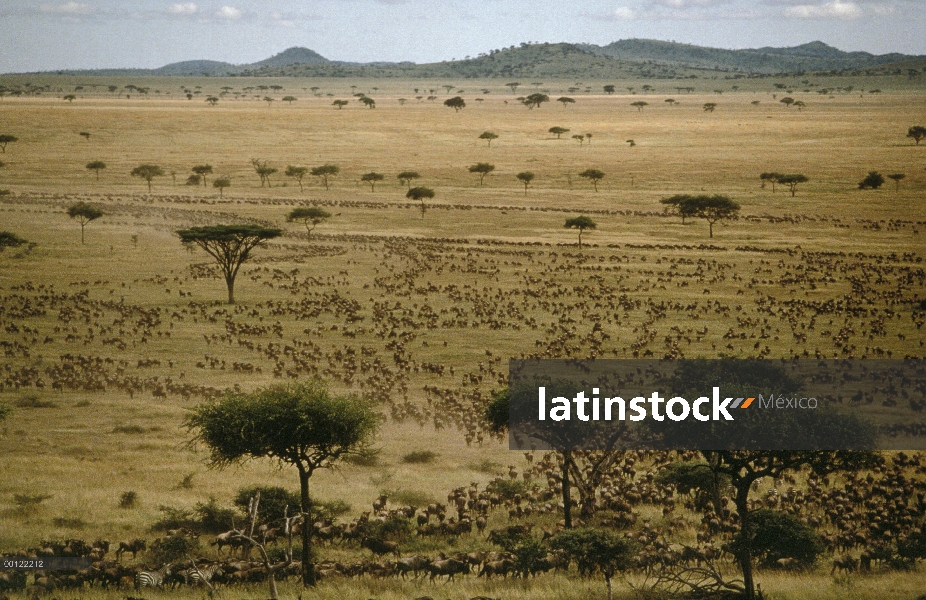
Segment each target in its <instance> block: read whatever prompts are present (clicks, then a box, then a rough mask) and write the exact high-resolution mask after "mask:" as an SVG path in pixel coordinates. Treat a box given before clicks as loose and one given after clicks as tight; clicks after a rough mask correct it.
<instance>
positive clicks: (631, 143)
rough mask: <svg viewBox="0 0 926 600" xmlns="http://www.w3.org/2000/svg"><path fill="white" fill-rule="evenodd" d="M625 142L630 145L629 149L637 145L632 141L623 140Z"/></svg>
mask: <svg viewBox="0 0 926 600" xmlns="http://www.w3.org/2000/svg"><path fill="white" fill-rule="evenodd" d="M625 141H626V142H627V143H628V144H629V145H630V147H631V148H633V147H634V146H636V145H637V143H636V142H635V141H633V140H625Z"/></svg>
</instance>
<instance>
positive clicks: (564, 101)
mask: <svg viewBox="0 0 926 600" xmlns="http://www.w3.org/2000/svg"><path fill="white" fill-rule="evenodd" d="M556 101H557V102H559V103H560V104H562V105H563V108H566V107H567V106H569V105H570V104H575V103H576V101H575V100H574V99H572V98H570V97H568V96H560V97H559V98H557V99H556Z"/></svg>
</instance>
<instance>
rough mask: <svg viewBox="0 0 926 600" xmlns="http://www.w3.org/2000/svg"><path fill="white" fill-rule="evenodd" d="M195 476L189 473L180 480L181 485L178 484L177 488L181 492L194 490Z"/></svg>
mask: <svg viewBox="0 0 926 600" xmlns="http://www.w3.org/2000/svg"><path fill="white" fill-rule="evenodd" d="M195 476H196V473H187V474H186V475H184V476H183V479H181V480H180V483H178V484H177V488H178V489H181V490H191V489H193V477H195Z"/></svg>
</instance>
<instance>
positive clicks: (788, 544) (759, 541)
mask: <svg viewBox="0 0 926 600" xmlns="http://www.w3.org/2000/svg"><path fill="white" fill-rule="evenodd" d="M750 521H751V529H752V532H753V534H754V537H753V540H752V553H753V556H754V557H755V558H756V559H757V560H759V561H760V562H763V563H765V564H766V565H772V564H774V563H775V561H777V560H778V559H781V558H794V559H796V560H797V561H798V562H800V563H801V564H802V565H805V566H806V565H811V564H813V563H814V561H816V559H817V556H819V555H820V554H821V553H823V550H824V546H823V540H822V539H821V538H820V536H819V535H818V534H817V533H816V532H815V531H814V530H813V529H812V528H811V527H810V526H808V525H807V524H806V523H802V522H801V521H799V520H798V519H797V517H795V516H794V515H791V514H789V513H783V512H779V511H777V510H769V509H762V510H757V511H755V512H753V513H752V515H751V516H750ZM739 545H740V542H739V540H737V541H736V542H734V544H733V546H734V551H735V550H736V547H737V546H739Z"/></svg>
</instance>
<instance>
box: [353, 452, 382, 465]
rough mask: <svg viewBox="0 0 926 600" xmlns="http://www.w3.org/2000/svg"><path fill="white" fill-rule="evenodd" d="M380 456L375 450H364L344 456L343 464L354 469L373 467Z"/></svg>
mask: <svg viewBox="0 0 926 600" xmlns="http://www.w3.org/2000/svg"><path fill="white" fill-rule="evenodd" d="M380 454H382V453H381V452H380V451H379V450H376V449H375V448H366V449H364V450H363V451H361V452H359V453H357V454H350V455H348V456H345V457H344V462H346V463H348V464H351V465H354V466H356V467H375V466H377V465H378V464H379V458H380Z"/></svg>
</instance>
